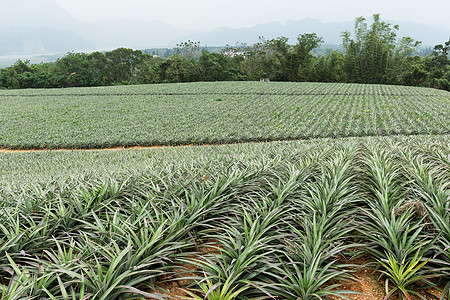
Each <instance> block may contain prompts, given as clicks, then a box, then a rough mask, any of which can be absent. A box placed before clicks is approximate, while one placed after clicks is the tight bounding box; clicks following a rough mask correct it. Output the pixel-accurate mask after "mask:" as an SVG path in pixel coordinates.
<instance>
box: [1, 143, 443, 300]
mask: <svg viewBox="0 0 450 300" xmlns="http://www.w3.org/2000/svg"><path fill="white" fill-rule="evenodd" d="M446 149H447V150H448V148H446V147H445V145H444V146H441V147H439V146H436V147H435V148H432V147H431V148H427V147H425V146H422V145H419V146H414V145H413V144H408V143H402V142H401V141H400V142H392V143H387V142H384V143H383V142H380V141H378V142H373V143H371V142H368V143H358V142H357V141H356V140H355V141H353V142H350V143H346V144H345V145H342V146H339V145H337V146H335V147H333V148H332V149H329V150H327V151H325V152H324V151H320V150H317V151H310V152H308V153H305V154H303V155H298V156H296V157H292V158H291V159H290V160H284V159H281V158H280V159H278V158H277V157H276V155H275V156H274V155H273V153H269V152H268V153H267V155H266V156H262V157H260V158H258V159H257V160H255V161H253V162H251V161H247V162H246V163H242V162H235V163H234V164H230V165H229V166H227V167H221V168H218V169H214V168H212V169H210V170H211V171H210V172H208V173H205V174H202V175H201V176H199V174H193V173H192V170H191V169H190V168H189V163H186V164H180V165H183V166H184V167H183V168H169V167H166V168H165V172H164V173H163V175H161V174H162V173H157V172H156V173H148V174H140V175H136V174H133V175H130V176H128V177H126V178H120V179H118V178H113V177H111V178H106V179H100V178H96V177H87V178H85V177H80V178H76V177H74V178H71V179H70V180H66V181H63V180H58V181H55V182H48V183H47V184H34V185H25V186H21V187H16V188H14V189H11V190H9V191H7V192H6V190H5V191H4V192H3V193H2V194H1V196H0V197H1V200H0V291H1V292H0V293H1V299H24V298H27V299H139V298H142V299H164V298H170V297H171V296H170V295H169V294H168V293H167V291H165V290H164V284H163V283H171V282H174V283H178V284H179V289H180V291H182V292H183V293H184V297H185V298H188V299H211V300H213V299H216V300H218V299H221V300H225V299H271V298H279V299H305V300H306V299H324V298H326V297H328V296H332V295H334V296H338V297H339V296H340V297H346V296H348V295H349V294H351V293H352V291H345V290H342V288H341V287H340V284H339V283H341V282H342V281H345V280H353V277H352V273H351V270H352V266H351V258H352V257H353V256H357V255H363V254H365V255H370V258H371V259H370V261H368V267H373V268H375V269H376V270H378V271H377V272H378V274H379V276H380V279H379V280H380V281H383V282H384V283H385V285H386V297H387V298H389V297H392V296H398V297H404V298H407V299H409V298H411V297H412V296H416V297H426V294H424V292H426V290H425V288H428V287H435V288H438V289H441V290H442V292H443V298H442V299H445V298H444V297H446V295H447V296H448V289H449V285H448V284H447V283H448V282H449V280H450V261H449V259H450V252H449V241H450V238H449V236H450V235H449V233H450V230H449V224H450V222H449V221H450V195H449V186H448V185H449V182H450V178H449V177H450V175H449V174H450V173H449V163H448V158H447V156H446V155H445V150H446ZM447 153H448V152H447ZM161 168H162V169H163V168H164V166H161ZM205 248H208V249H210V250H209V251H205V250H204V249H205ZM355 249H356V251H355ZM186 282H188V284H186Z"/></svg>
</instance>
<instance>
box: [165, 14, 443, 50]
mask: <svg viewBox="0 0 450 300" xmlns="http://www.w3.org/2000/svg"><path fill="white" fill-rule="evenodd" d="M391 24H393V25H394V24H397V25H399V26H400V30H399V31H398V36H399V37H402V36H410V37H412V38H414V39H415V40H419V41H422V44H423V45H436V44H440V43H444V42H445V41H447V40H448V39H449V37H450V30H448V29H445V28H444V29H443V28H436V27H433V26H430V25H423V24H418V23H414V22H401V21H399V22H396V21H392V22H391ZM353 27H354V22H353V21H349V22H328V23H325V22H322V21H319V20H316V19H310V18H307V19H303V20H299V21H288V22H287V23H286V24H284V25H283V24H281V23H279V22H271V23H266V24H258V25H256V26H253V27H248V28H239V29H233V28H227V27H222V28H218V29H215V30H212V31H209V32H197V33H193V34H190V35H186V36H183V37H179V38H177V39H176V40H174V41H172V44H174V43H178V42H179V41H185V40H192V41H200V42H201V43H202V44H207V45H211V46H222V45H226V44H229V45H234V44H236V43H237V42H239V43H241V42H245V43H248V44H252V43H255V42H257V41H258V37H259V36H264V37H265V38H266V39H272V38H276V37H280V36H284V37H287V38H289V40H290V42H295V40H296V38H297V36H298V35H299V34H301V33H312V32H315V33H317V35H318V36H320V37H322V38H323V39H324V40H325V43H329V44H340V43H341V42H342V40H341V38H340V35H341V33H342V32H343V31H345V30H349V31H350V32H353Z"/></svg>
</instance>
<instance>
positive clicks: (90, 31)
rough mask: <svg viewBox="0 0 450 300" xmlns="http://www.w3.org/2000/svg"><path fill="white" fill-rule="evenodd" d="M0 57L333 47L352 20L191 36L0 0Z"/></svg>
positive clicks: (438, 36)
mask: <svg viewBox="0 0 450 300" xmlns="http://www.w3.org/2000/svg"><path fill="white" fill-rule="evenodd" d="M0 1H1V2H2V7H7V9H2V10H0V56H7V55H27V54H44V53H52V52H63V53H66V52H68V51H89V50H110V49H114V48H118V47H128V48H134V49H143V48H158V47H168V48H170V47H174V46H175V45H176V44H177V43H179V42H183V41H187V40H192V41H200V42H201V44H202V45H205V44H206V45H208V46H225V45H226V44H230V45H234V44H236V43H237V42H243V43H247V44H252V43H254V42H256V41H257V40H258V37H259V36H264V37H265V38H266V39H271V38H275V37H279V36H285V37H288V38H289V39H290V41H291V42H295V39H296V37H297V36H298V34H300V33H311V32H315V33H317V34H318V35H319V36H321V37H323V38H324V40H325V42H326V43H329V44H339V43H341V40H340V33H341V32H342V31H344V30H346V29H348V30H350V31H352V30H353V21H350V22H330V23H324V22H321V21H319V20H315V19H303V20H300V21H289V22H287V23H286V24H281V23H279V22H271V23H266V24H259V25H256V26H253V27H249V28H240V29H232V28H227V27H222V28H218V29H215V30H212V31H209V32H196V33H191V32H188V31H185V30H178V29H174V28H173V27H171V26H169V25H167V24H165V23H163V22H159V21H139V20H100V21H96V22H81V21H78V20H76V19H74V18H73V17H72V16H71V15H70V14H69V13H68V12H67V11H65V10H64V9H63V8H62V7H61V6H59V4H58V3H57V2H56V1H55V0H39V1H36V0H0ZM392 23H394V24H399V25H400V29H401V30H400V35H408V36H411V37H413V38H415V39H417V40H422V41H423V44H425V45H435V44H437V43H443V42H445V41H446V40H448V38H449V33H450V32H449V31H450V30H449V29H442V28H435V27H433V26H428V25H421V24H417V23H414V22H392Z"/></svg>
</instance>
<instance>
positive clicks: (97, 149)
mask: <svg viewBox="0 0 450 300" xmlns="http://www.w3.org/2000/svg"><path fill="white" fill-rule="evenodd" d="M217 145H223V144H217ZM227 145H228V144H227ZM206 146H212V145H211V144H199V145H194V144H185V145H174V146H170V145H157V146H131V147H112V148H86V149H84V148H55V149H48V148H44V149H7V148H0V153H30V152H66V151H67V152H70V151H81V152H82V151H119V150H131V149H138V150H142V149H144V150H145V149H158V148H181V147H206Z"/></svg>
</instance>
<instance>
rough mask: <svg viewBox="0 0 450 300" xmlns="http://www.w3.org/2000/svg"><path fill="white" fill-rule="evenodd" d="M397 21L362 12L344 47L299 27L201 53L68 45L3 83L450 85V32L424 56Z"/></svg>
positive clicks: (24, 65)
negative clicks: (293, 32) (322, 48)
mask: <svg viewBox="0 0 450 300" xmlns="http://www.w3.org/2000/svg"><path fill="white" fill-rule="evenodd" d="M397 29H398V27H397V26H392V25H391V24H389V23H386V22H384V21H381V20H380V17H379V15H374V17H373V22H372V23H371V25H370V26H369V25H368V24H367V23H366V22H365V19H364V18H358V19H357V20H356V23H355V32H354V34H353V35H352V34H351V33H350V32H343V33H342V38H343V52H337V51H331V52H330V53H328V54H326V53H325V54H322V55H321V56H313V55H312V54H311V53H312V52H311V51H312V50H313V49H315V48H317V47H318V46H319V45H320V44H321V43H322V42H323V40H322V38H320V37H318V36H317V35H316V34H314V33H312V34H308V33H305V34H300V35H299V36H298V38H297V41H296V42H295V44H289V43H288V39H287V38H284V37H279V38H276V39H272V40H265V39H264V38H261V40H260V42H258V43H256V44H254V45H252V46H247V45H240V46H234V47H227V48H226V49H225V50H224V53H211V52H209V51H207V50H203V51H201V53H200V47H199V44H198V43H194V42H191V41H188V42H185V43H181V44H179V45H178V46H177V48H176V49H174V51H173V52H174V53H175V54H174V55H171V56H170V57H169V58H167V59H162V58H159V57H156V58H154V57H153V56H152V55H149V54H144V53H143V52H142V51H139V50H131V49H125V48H119V49H116V50H113V51H107V52H104V53H101V52H94V53H91V54H85V53H68V54H67V55H66V56H65V57H63V58H61V59H59V60H57V61H56V62H55V63H43V64H33V65H32V64H30V63H28V62H26V61H25V62H23V61H21V60H19V61H17V62H16V63H15V64H14V65H13V66H11V67H7V68H4V69H1V70H0V88H2V87H3V88H13V89H17V88H49V87H58V88H60V87H86V86H104V85H123V84H147V83H163V82H193V81H235V80H251V81H254V80H260V78H268V79H270V80H275V81H314V82H354V83H383V84H396V85H412V86H424V87H435V88H440V89H446V90H449V89H450V60H449V58H448V55H449V49H450V40H449V41H448V42H446V43H445V44H442V45H436V47H435V48H434V52H433V53H432V54H431V55H428V56H426V57H420V56H417V55H416V56H414V55H413V54H414V50H415V47H416V46H418V45H419V44H420V42H418V41H415V40H413V39H412V38H410V37H404V38H402V39H400V40H399V39H398V38H397V34H396V31H397Z"/></svg>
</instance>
